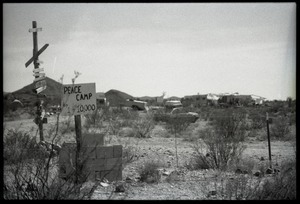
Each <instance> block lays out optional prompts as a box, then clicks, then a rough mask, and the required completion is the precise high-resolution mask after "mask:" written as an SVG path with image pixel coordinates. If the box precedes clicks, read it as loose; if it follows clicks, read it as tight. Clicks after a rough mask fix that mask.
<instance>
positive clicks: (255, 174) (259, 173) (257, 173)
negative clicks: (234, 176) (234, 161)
mask: <svg viewBox="0 0 300 204" xmlns="http://www.w3.org/2000/svg"><path fill="white" fill-rule="evenodd" d="M253 175H254V176H257V177H259V176H261V172H260V171H256V172H255V173H254V174H253Z"/></svg>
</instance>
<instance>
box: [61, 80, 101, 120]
mask: <svg viewBox="0 0 300 204" xmlns="http://www.w3.org/2000/svg"><path fill="white" fill-rule="evenodd" d="M61 108H62V110H61V115H64V116H66V115H68V116H71V115H81V114H87V113H93V112H95V110H96V109H97V106H96V84H95V83H87V84H68V85H63V88H62V101H61Z"/></svg>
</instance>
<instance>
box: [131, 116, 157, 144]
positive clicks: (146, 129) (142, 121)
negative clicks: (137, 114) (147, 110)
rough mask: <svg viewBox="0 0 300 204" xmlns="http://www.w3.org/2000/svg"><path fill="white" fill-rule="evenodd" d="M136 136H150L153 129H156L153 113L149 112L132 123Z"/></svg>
mask: <svg viewBox="0 0 300 204" xmlns="http://www.w3.org/2000/svg"><path fill="white" fill-rule="evenodd" d="M132 128H133V131H134V132H135V136H136V137H139V138H147V137H150V133H151V131H152V130H153V129H154V121H153V117H152V115H151V114H147V115H146V116H145V117H141V118H139V119H137V120H135V121H134V122H133V124H132Z"/></svg>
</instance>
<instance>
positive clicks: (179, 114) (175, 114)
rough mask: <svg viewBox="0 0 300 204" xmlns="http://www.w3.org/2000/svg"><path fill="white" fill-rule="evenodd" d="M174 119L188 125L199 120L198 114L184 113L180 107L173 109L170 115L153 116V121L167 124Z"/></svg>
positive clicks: (157, 114)
mask: <svg viewBox="0 0 300 204" xmlns="http://www.w3.org/2000/svg"><path fill="white" fill-rule="evenodd" d="M174 119H175V120H177V119H178V120H181V121H185V122H189V123H195V122H196V121H197V120H198V119H199V114H198V113H195V112H184V111H183V109H182V107H178V108H173V109H172V111H171V112H170V113H156V114H154V120H155V121H162V122H168V121H170V120H174Z"/></svg>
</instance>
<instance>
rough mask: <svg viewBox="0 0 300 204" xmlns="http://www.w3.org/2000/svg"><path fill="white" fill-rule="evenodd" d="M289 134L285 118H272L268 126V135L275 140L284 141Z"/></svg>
mask: <svg viewBox="0 0 300 204" xmlns="http://www.w3.org/2000/svg"><path fill="white" fill-rule="evenodd" d="M289 133H290V129H289V121H288V119H287V118H286V117H283V116H279V117H277V118H274V120H273V124H271V125H270V135H271V137H275V138H276V139H284V138H285V137H286V136H287V135H288V134H289Z"/></svg>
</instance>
